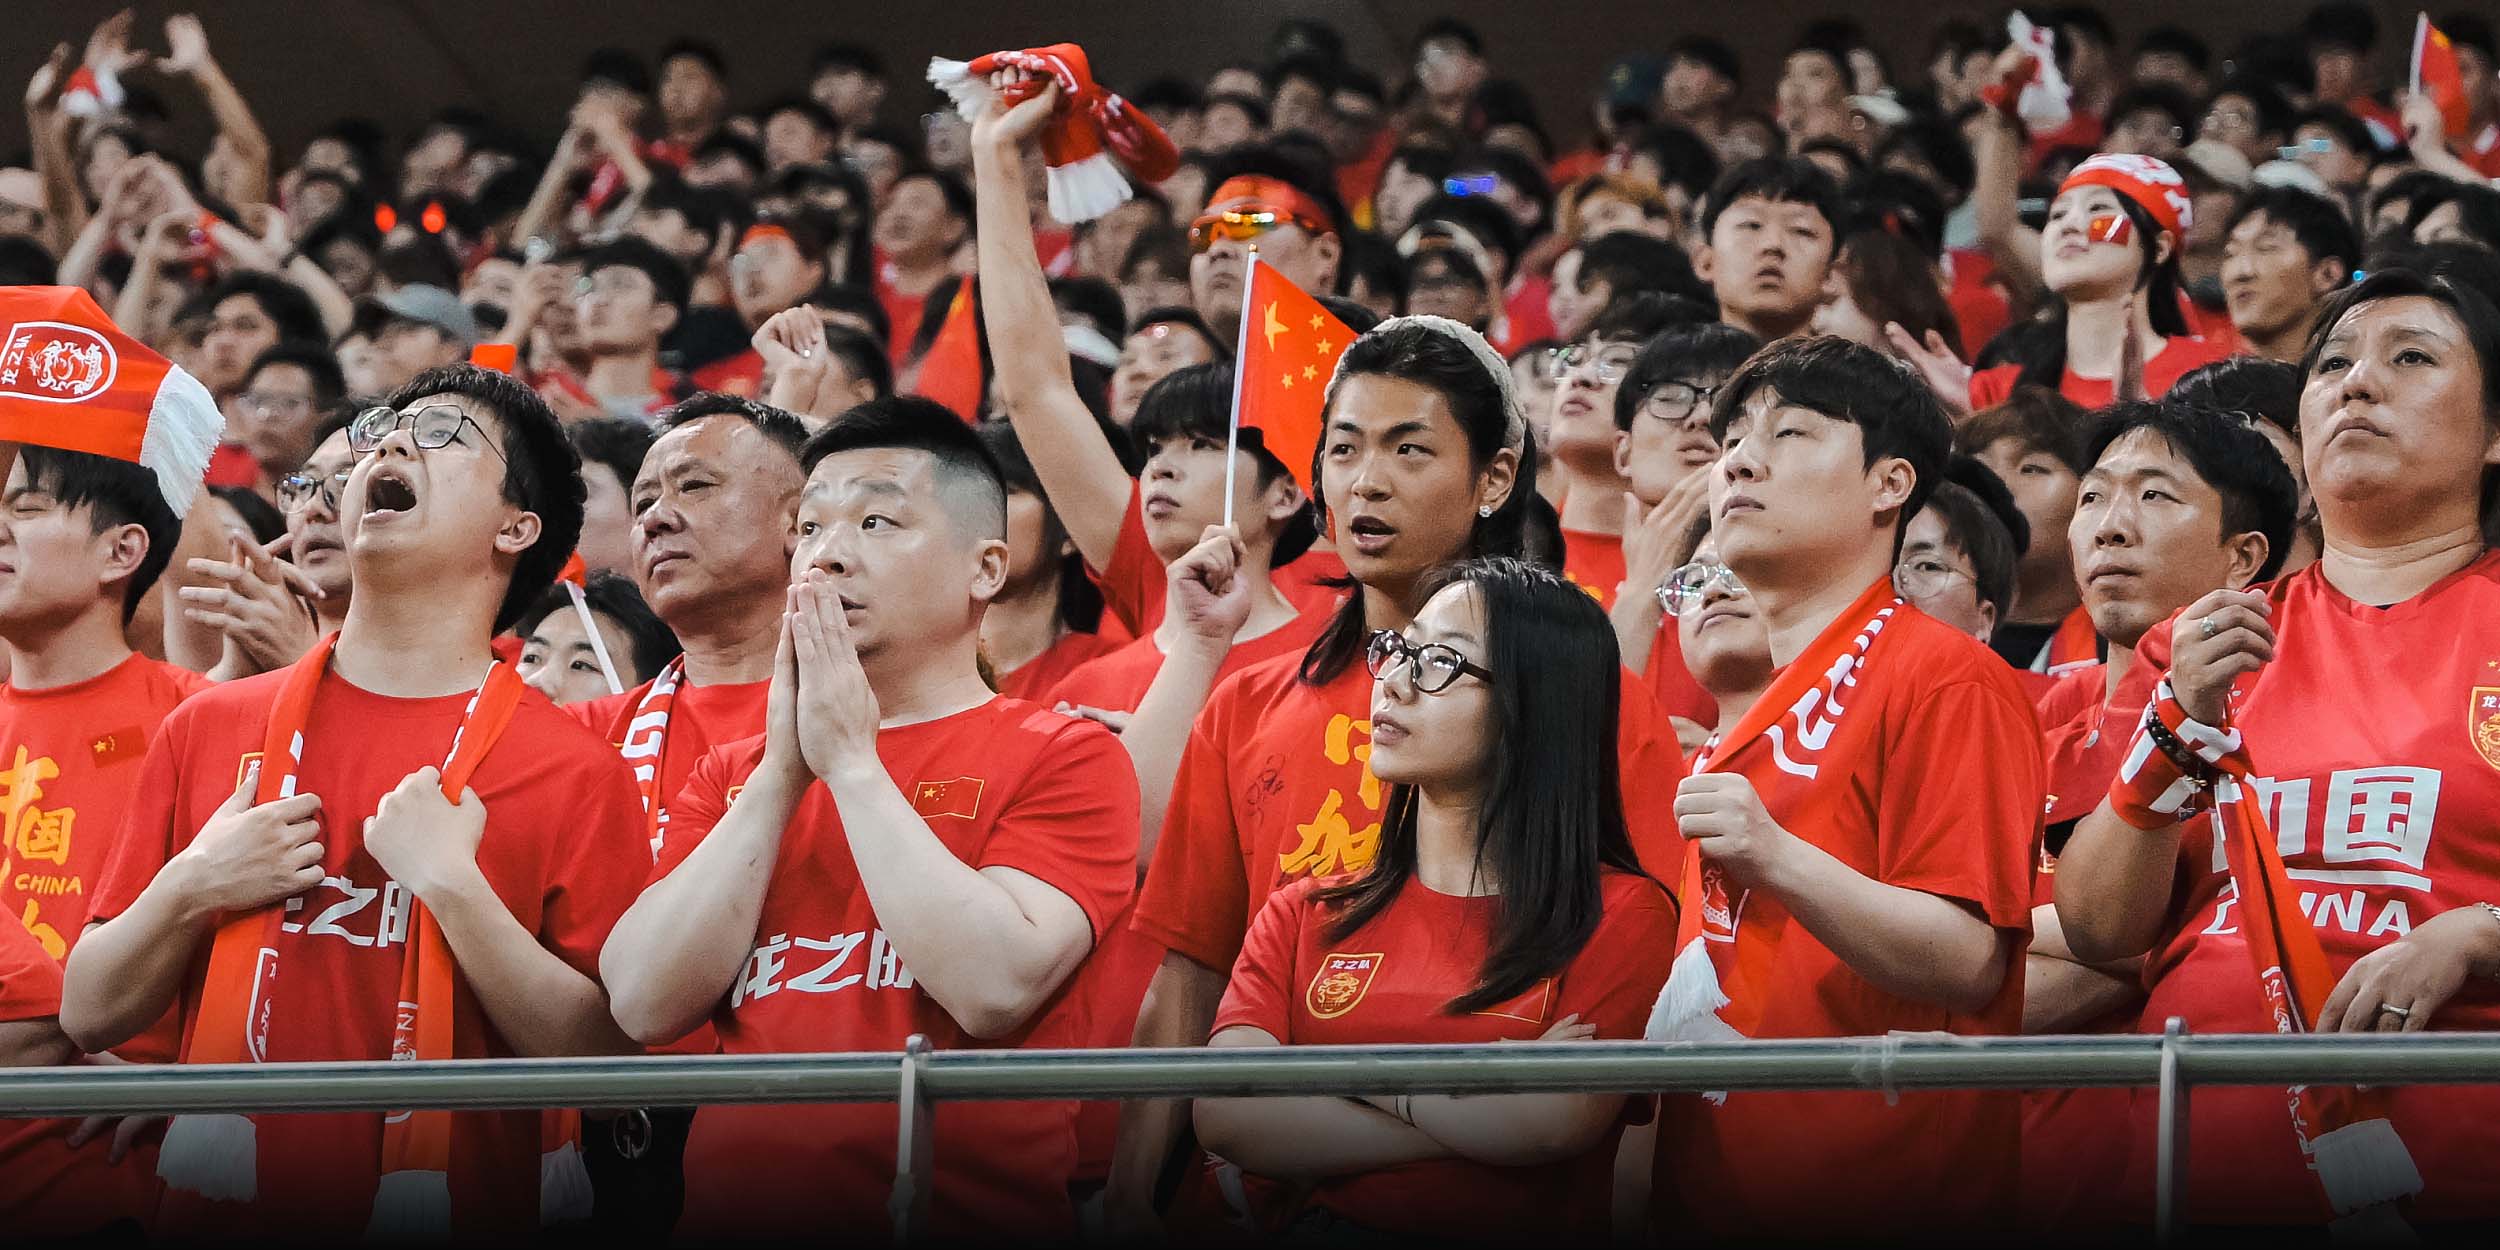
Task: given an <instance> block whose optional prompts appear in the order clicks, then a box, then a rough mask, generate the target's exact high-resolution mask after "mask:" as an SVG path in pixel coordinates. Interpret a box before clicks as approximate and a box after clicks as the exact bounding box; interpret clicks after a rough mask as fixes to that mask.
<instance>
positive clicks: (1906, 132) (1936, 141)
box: [1875, 113, 2194, 198]
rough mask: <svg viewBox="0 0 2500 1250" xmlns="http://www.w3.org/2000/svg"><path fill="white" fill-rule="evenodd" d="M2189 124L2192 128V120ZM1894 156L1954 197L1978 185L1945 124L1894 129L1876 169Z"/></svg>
mask: <svg viewBox="0 0 2500 1250" xmlns="http://www.w3.org/2000/svg"><path fill="white" fill-rule="evenodd" d="M2111 116H2113V117H2115V116H2117V114H2115V113H2112V114H2111ZM2189 124H2190V125H2191V126H2193V125H2194V119H2193V118H2191V119H2190V120H2189ZM1896 153H1898V154H1900V155H1903V156H1907V157H1909V158H1910V159H1912V160H1915V161H1917V162H1918V163H1920V164H1922V165H1925V166H1926V167H1928V168H1929V169H1932V170H1934V171H1936V177H1938V178H1940V179H1943V180H1944V186H1943V187H1942V188H1940V189H1941V190H1947V191H1951V192H1952V193H1953V194H1954V195H1956V196H1959V197H1963V198H1968V197H1969V195H1970V193H1971V188H1972V187H1974V186H1976V185H1978V182H1979V165H1978V162H1977V161H1976V160H1975V159H1974V158H1973V157H1972V156H1971V150H1970V142H1969V141H1968V140H1966V139H1964V138H1963V137H1962V132H1961V131H1960V130H1958V129H1956V128H1954V127H1953V126H1951V125H1949V124H1947V123H1944V122H1940V121H1935V120H1931V119H1926V118H1913V119H1911V121H1910V122H1909V123H1908V124H1907V125H1904V126H1901V127H1899V128H1898V129H1895V130H1894V131H1893V132H1892V133H1891V134H1889V135H1886V136H1884V141H1883V143H1882V144H1880V145H1878V146H1877V147H1876V149H1875V166H1876V168H1878V169H1881V168H1883V165H1884V162H1885V161H1886V160H1888V159H1890V158H1891V157H1892V156H1893V155H1895V154H1896Z"/></svg>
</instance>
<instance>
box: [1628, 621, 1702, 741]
mask: <svg viewBox="0 0 2500 1250" xmlns="http://www.w3.org/2000/svg"><path fill="white" fill-rule="evenodd" d="M1642 676H1643V678H1645V679H1646V680H1647V681H1648V682H1649V693H1650V695H1651V696H1652V697H1654V698H1656V699H1657V700H1658V710H1659V711H1662V712H1665V713H1666V714H1667V715H1669V716H1681V717H1683V718H1684V719H1686V720H1688V721H1691V722H1693V723H1694V724H1696V725H1699V726H1701V727H1702V728H1704V729H1716V728H1718V727H1719V701H1718V700H1717V699H1715V698H1713V697H1711V694H1710V692H1709V691H1707V690H1704V689H1702V688H1701V683H1700V682H1698V681H1695V680H1694V679H1693V671H1692V670H1691V669H1689V668H1687V667H1685V665H1684V636H1683V635H1682V634H1679V633H1677V632H1676V631H1675V618H1674V617H1672V616H1670V617H1665V618H1663V619H1661V620H1660V621H1659V622H1658V637H1657V640H1656V641H1654V642H1652V643H1650V644H1649V667H1647V668H1645V669H1643V670H1642Z"/></svg>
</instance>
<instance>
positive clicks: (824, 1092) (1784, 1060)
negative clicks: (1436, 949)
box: [0, 1019, 2500, 1239]
mask: <svg viewBox="0 0 2500 1250" xmlns="http://www.w3.org/2000/svg"><path fill="white" fill-rule="evenodd" d="M2297 1084H2310V1085H2475V1084H2500V1033H2411V1034H2401V1035H2390V1034H2338V1035H2330V1036H2313V1035H2287V1034H2209V1035H2202V1036H2198V1035H2191V1034H2189V1033H2188V1032H2187V1030H2186V1029H2185V1028H2184V1027H2183V1026H2182V1024H2181V1023H2180V1022H2179V1021H2177V1020H2175V1019H2174V1020H2172V1021H2171V1022H2170V1026H2169V1029H2168V1030H2167V1031H2166V1032H2165V1033H2163V1034H2160V1035H2152V1034H2127V1035H2118V1036H2107V1035H2104V1036H2079V1037H1954V1036H1949V1035H1944V1034H1927V1033H1921V1034H1898V1035H1894V1036H1891V1037H1876V1038H1807V1039H1787V1040H1766V1041H1754V1042H1736V1043H1728V1044H1709V1045H1700V1044H1690V1043H1678V1044H1672V1045H1669V1044H1660V1043H1654V1042H1570V1043H1560V1044H1515V1045H1497V1046H1482V1045H1476V1046H1284V1047H1258V1048H1247V1049H1232V1048H1228V1049H1222V1050H1209V1049H1202V1048H1201V1049H1186V1050H1002V1051H983V1050H962V1051H944V1052H940V1051H935V1050H932V1049H930V1048H929V1047H928V1045H927V1044H926V1043H925V1042H924V1041H923V1040H922V1039H920V1038H917V1037H915V1038H913V1039H912V1044H911V1046H910V1047H909V1048H908V1049H906V1050H903V1051H901V1052H886V1053H857V1054H822V1055H700V1056H655V1057H618V1058H596V1059H455V1060H443V1061H434V1062H396V1063H391V1062H385V1063H370V1062H360V1063H270V1064H235V1065H179V1066H177V1065H112V1066H78V1067H55V1068H0V1116H85V1115H131V1114H167V1113H175V1114H178V1113H192V1112H244V1111H248V1112H301V1111H388V1110H418V1109H434V1108H442V1109H447V1110H488V1109H504V1110H512V1109H537V1108H543V1107H582V1108H589V1109H601V1108H616V1109H623V1108H631V1107H645V1106H698V1105H709V1104H720V1103H806V1102H891V1103H894V1104H896V1109H897V1114H896V1123H897V1139H896V1140H897V1152H896V1169H895V1180H894V1196H893V1210H894V1213H895V1221H896V1229H897V1232H898V1235H899V1236H900V1237H901V1238H903V1239H910V1237H911V1235H912V1234H913V1233H914V1232H915V1231H916V1230H919V1229H925V1228H927V1227H928V1223H927V1214H928V1201H929V1190H928V1184H927V1181H928V1178H929V1177H930V1175H931V1171H930V1167H931V1159H932V1156H933V1153H934V1151H935V1148H936V1142H935V1140H934V1123H933V1120H932V1119H931V1113H932V1109H933V1107H934V1106H935V1104H936V1103H938V1102H940V1101H962V1102H980V1101H1008V1100H1020V1099H1042V1100H1059V1099H1121V1098H1166V1097H1225V1098H1256V1097H1263V1096H1299V1095H1313V1094H1333V1095H1353V1094H1397V1093H1406V1094H1519V1093H1575V1092H1576V1093H1702V1092H1711V1091H1730V1092H1738V1091H1763V1090H1783V1091H1792V1092H1794V1091H1814V1090H1871V1091H1876V1092H1880V1093H1885V1094H1892V1093H1897V1092H1899V1091H1903V1090H1922V1089H2061V1088H2082V1087H2090V1086H2150V1087H2153V1088H2156V1089H2157V1090H2158V1091H2159V1097H2160V1100H2161V1101H2160V1109H2159V1126H2158V1141H2157V1149H2158V1159H2157V1166H2158V1169H2159V1171H2158V1186H2157V1194H2156V1212H2155V1218H2156V1221H2157V1225H2158V1231H2159V1232H2160V1233H2161V1234H2162V1235H2163V1237H2164V1238H2165V1239H2169V1238H2170V1237H2172V1236H2174V1235H2175V1234H2176V1233H2177V1231H2178V1228H2179V1223H2178V1203H2177V1199H2178V1186H2179V1181H2180V1174H2181V1169H2182V1167H2183V1165H2184V1163H2185V1151H2186V1144H2187V1123H2188V1110H2189V1093H2190V1090H2191V1089H2192V1088H2193V1087H2195V1086H2199V1085H2283V1086H2290V1085H2297Z"/></svg>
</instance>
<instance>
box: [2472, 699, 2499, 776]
mask: <svg viewBox="0 0 2500 1250" xmlns="http://www.w3.org/2000/svg"><path fill="white" fill-rule="evenodd" d="M2465 732H2466V736H2467V737H2469V738H2471V739H2473V740H2474V749H2475V750H2476V751H2478V752H2481V753H2482V757H2483V762H2484V763H2486V764H2489V765H2491V766H2492V767H2493V768H2500V686H2476V687H2474V698H2473V701H2472V702H2470V703H2468V704H2466V713H2465Z"/></svg>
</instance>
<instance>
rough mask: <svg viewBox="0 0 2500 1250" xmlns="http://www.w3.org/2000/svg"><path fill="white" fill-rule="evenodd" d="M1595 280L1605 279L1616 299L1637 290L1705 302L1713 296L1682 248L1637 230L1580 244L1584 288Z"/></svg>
mask: <svg viewBox="0 0 2500 1250" xmlns="http://www.w3.org/2000/svg"><path fill="white" fill-rule="evenodd" d="M1592 282H1604V283H1605V284H1606V289H1607V291H1608V293H1609V294H1610V295H1611V296H1612V297H1613V298H1616V299H1621V298H1622V297H1624V296H1626V295H1630V294H1632V293H1634V292H1636V291H1654V292H1657V293H1658V294H1661V295H1680V296H1683V297H1684V298H1686V299H1692V300H1700V301H1702V302H1704V303H1709V302H1711V301H1712V298H1713V297H1712V296H1711V294H1710V284H1709V283H1707V282H1704V281H1702V280H1701V277H1700V275H1698V274H1696V273H1694V272H1693V262H1692V259H1691V258H1690V257H1688V256H1686V255H1685V254H1684V249H1683V248H1680V247H1677V246H1676V245H1675V244H1673V243H1669V242H1667V241H1666V240H1665V239H1660V238H1656V237H1653V236H1651V235H1646V234H1642V233H1640V232H1638V231H1634V230H1616V231H1611V232H1609V233H1606V234H1601V235H1599V236H1597V237H1596V238H1594V239H1591V240H1589V241H1588V242H1586V243H1583V244H1581V245H1580V285H1581V287H1582V288H1583V289H1585V288H1587V287H1588V285H1589V284H1590V283H1592Z"/></svg>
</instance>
